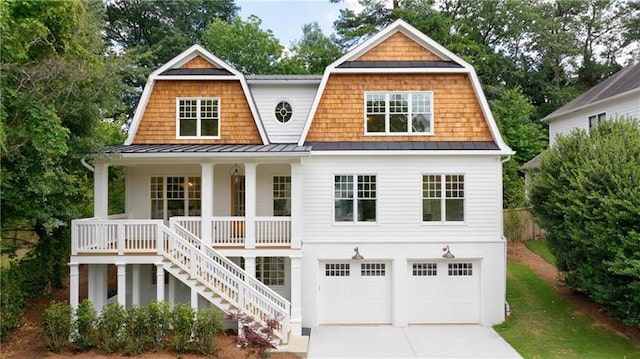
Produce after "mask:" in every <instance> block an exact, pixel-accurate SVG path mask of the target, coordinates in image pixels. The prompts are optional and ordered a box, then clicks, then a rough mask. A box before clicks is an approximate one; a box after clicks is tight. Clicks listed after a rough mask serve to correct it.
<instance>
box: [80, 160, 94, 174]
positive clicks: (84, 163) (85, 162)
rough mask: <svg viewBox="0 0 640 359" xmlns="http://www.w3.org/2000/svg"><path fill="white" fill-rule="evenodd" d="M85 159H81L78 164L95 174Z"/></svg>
mask: <svg viewBox="0 0 640 359" xmlns="http://www.w3.org/2000/svg"><path fill="white" fill-rule="evenodd" d="M85 159H86V157H82V159H81V160H80V163H82V165H83V166H84V168H86V169H88V170H89V171H91V172H95V168H93V167H92V166H91V165H90V164H88V163H87V161H86V160H85Z"/></svg>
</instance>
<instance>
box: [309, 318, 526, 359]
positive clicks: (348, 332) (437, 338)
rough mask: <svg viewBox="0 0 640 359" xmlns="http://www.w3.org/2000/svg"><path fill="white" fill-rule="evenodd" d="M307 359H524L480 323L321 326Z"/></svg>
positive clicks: (315, 330)
mask: <svg viewBox="0 0 640 359" xmlns="http://www.w3.org/2000/svg"><path fill="white" fill-rule="evenodd" d="M307 358H308V359H328V358H496V359H497V358H522V357H521V356H520V355H519V354H518V353H517V352H516V351H515V350H514V349H513V348H512V347H511V346H510V345H509V344H508V343H507V342H506V341H505V340H504V339H502V337H500V336H499V335H498V334H497V333H496V332H495V331H494V330H493V329H492V328H489V327H483V326H480V325H416V326H409V327H405V328H396V327H392V326H383V325H380V326H321V327H317V328H313V329H312V330H311V338H310V341H309V350H308V352H307Z"/></svg>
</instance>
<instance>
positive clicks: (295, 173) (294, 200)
mask: <svg viewBox="0 0 640 359" xmlns="http://www.w3.org/2000/svg"><path fill="white" fill-rule="evenodd" d="M300 248H302V163H301V162H294V163H291V249H300Z"/></svg>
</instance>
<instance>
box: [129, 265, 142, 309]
mask: <svg viewBox="0 0 640 359" xmlns="http://www.w3.org/2000/svg"><path fill="white" fill-rule="evenodd" d="M140 281H141V278H140V264H132V265H131V306H132V307H139V306H140Z"/></svg>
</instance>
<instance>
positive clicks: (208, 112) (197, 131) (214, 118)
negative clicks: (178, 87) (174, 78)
mask: <svg viewBox="0 0 640 359" xmlns="http://www.w3.org/2000/svg"><path fill="white" fill-rule="evenodd" d="M219 105H220V99H219V98H178V99H177V106H178V111H177V117H178V119H177V122H178V123H177V127H178V128H177V131H178V137H179V138H219V137H220V106H219Z"/></svg>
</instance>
